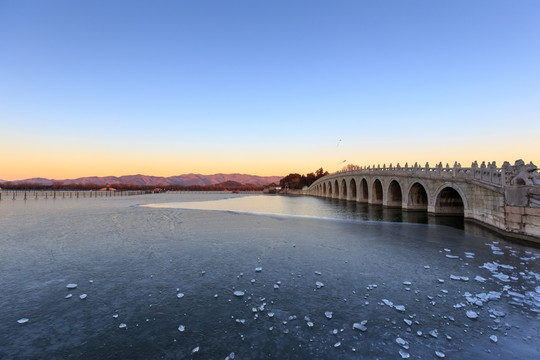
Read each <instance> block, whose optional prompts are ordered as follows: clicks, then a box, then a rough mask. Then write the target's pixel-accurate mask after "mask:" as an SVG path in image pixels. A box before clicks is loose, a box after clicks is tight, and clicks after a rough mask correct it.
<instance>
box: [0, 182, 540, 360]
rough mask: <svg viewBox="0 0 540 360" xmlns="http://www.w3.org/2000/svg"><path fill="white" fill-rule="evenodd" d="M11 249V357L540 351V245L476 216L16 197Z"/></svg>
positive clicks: (3, 242) (4, 326)
mask: <svg viewBox="0 0 540 360" xmlns="http://www.w3.org/2000/svg"><path fill="white" fill-rule="evenodd" d="M142 205H144V206H142ZM447 225H452V226H447ZM0 249H1V252H0V273H1V274H2V276H1V277H0V291H1V293H0V358H6V359H21V358H23V359H24V358H35V359H38V358H47V359H65V358H85V359H94V358H100V359H119V358H122V359H126V358H129V359H160V358H166V359H183V358H186V359H190V358H194V359H225V358H226V357H227V356H228V357H229V358H232V357H233V356H234V358H235V359H314V358H315V359H356V358H360V359H361V358H365V359H376V358H379V359H400V358H407V356H409V357H410V358H421V359H434V358H440V357H442V356H444V357H445V358H448V359H470V358H475V359H536V358H539V357H540V331H539V323H540V321H538V320H539V318H540V317H539V313H540V267H539V265H538V259H539V257H540V251H539V250H538V249H537V248H534V247H529V246H524V245H519V244H515V243H511V242H508V241H506V240H505V239H504V238H503V237H501V236H498V235H494V234H492V233H490V232H488V231H485V230H483V229H482V228H480V227H477V226H474V225H469V224H463V221H462V219H455V218H432V217H429V218H428V217H427V216H426V215H425V214H421V213H407V212H401V210H392V209H383V208H381V207H374V206H367V205H361V204H356V203H353V202H344V201H337V200H327V199H319V198H312V197H283V196H263V195H258V196H245V195H232V194H196V193H185V194H155V195H144V196H133V197H113V198H97V199H95V198H93V199H56V200H51V199H49V200H44V199H39V200H27V201H24V200H15V201H12V200H2V201H1V202H0ZM68 284H76V288H73V289H68V288H67V285H68ZM235 292H236V294H237V295H240V296H237V295H235ZM242 294H243V295H242ZM69 295H71V296H69ZM81 295H86V297H84V296H83V297H84V299H81ZM180 330H183V331H180ZM233 353H234V354H233Z"/></svg>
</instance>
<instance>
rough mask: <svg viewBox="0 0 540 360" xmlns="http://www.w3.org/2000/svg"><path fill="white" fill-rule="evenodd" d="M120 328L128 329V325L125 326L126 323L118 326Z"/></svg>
mask: <svg viewBox="0 0 540 360" xmlns="http://www.w3.org/2000/svg"><path fill="white" fill-rule="evenodd" d="M118 327H119V328H120V329H127V325H126V324H124V323H121V324H120V325H118Z"/></svg>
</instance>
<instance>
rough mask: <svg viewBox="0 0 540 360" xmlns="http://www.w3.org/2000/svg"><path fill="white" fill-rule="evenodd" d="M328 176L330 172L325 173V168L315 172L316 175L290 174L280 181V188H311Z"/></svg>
mask: <svg viewBox="0 0 540 360" xmlns="http://www.w3.org/2000/svg"><path fill="white" fill-rule="evenodd" d="M326 175H328V171H324V170H323V168H320V169H319V170H317V171H315V173H309V174H307V175H300V174H296V173H294V174H289V175H287V176H285V177H284V178H283V179H281V180H279V186H281V187H282V188H285V187H288V188H289V189H302V188H303V187H304V186H310V185H311V184H313V183H314V182H315V181H316V180H317V179H320V178H322V177H323V176H326Z"/></svg>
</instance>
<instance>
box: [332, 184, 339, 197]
mask: <svg viewBox="0 0 540 360" xmlns="http://www.w3.org/2000/svg"><path fill="white" fill-rule="evenodd" d="M333 197H335V198H339V183H338V181H337V180H335V181H334V196H333Z"/></svg>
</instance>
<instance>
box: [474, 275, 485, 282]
mask: <svg viewBox="0 0 540 360" xmlns="http://www.w3.org/2000/svg"><path fill="white" fill-rule="evenodd" d="M474 280H476V281H478V282H482V283H483V282H486V279H485V278H483V277H481V276H480V275H476V276H475V278H474Z"/></svg>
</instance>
